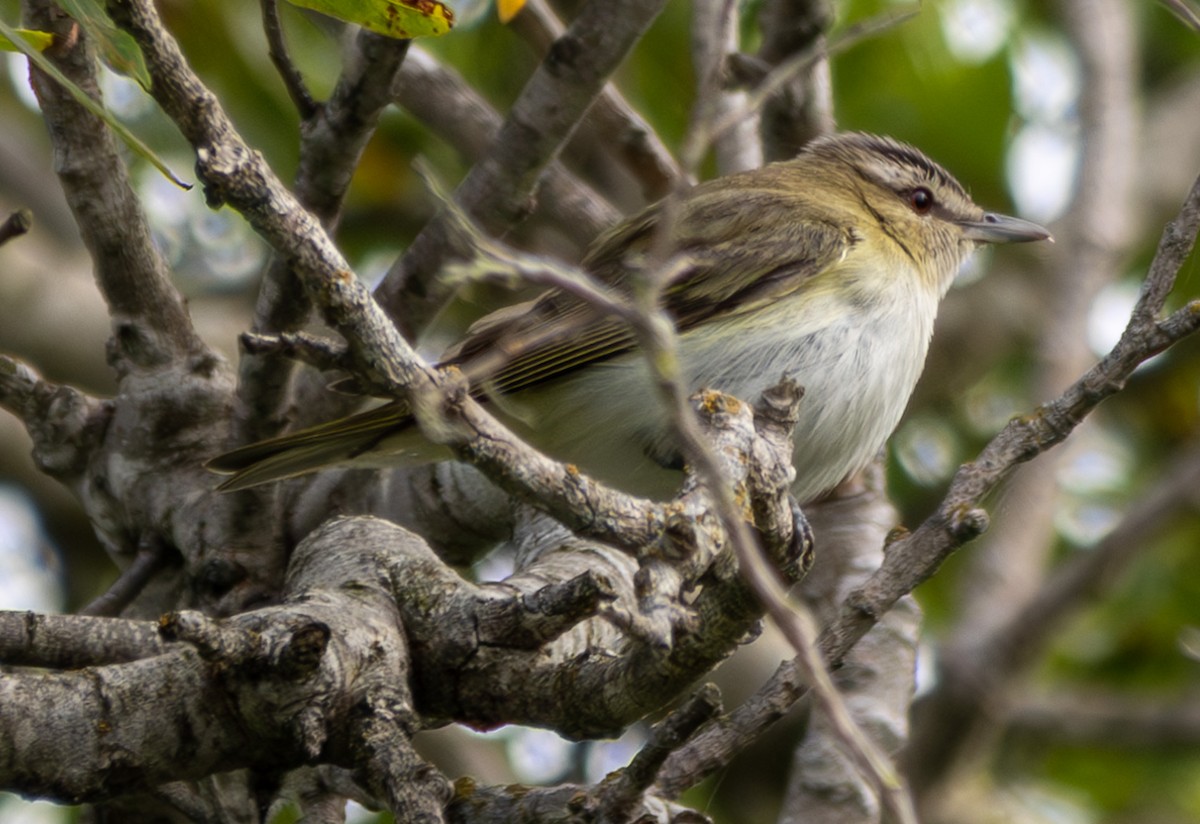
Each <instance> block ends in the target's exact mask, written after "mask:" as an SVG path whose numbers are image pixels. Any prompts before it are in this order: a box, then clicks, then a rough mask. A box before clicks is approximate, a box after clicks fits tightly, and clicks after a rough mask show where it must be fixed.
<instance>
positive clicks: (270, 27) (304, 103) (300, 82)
mask: <svg viewBox="0 0 1200 824" xmlns="http://www.w3.org/2000/svg"><path fill="white" fill-rule="evenodd" d="M262 18H263V31H264V32H266V35H267V54H268V55H269V56H270V58H271V62H272V63H274V64H275V70H276V71H278V72H279V77H280V79H282V80H283V85H284V88H286V89H287V92H288V97H290V98H292V103H293V104H294V105H295V107H296V111H298V112H299V113H300V119H301V120H308V119H309V118H310V117H312V116H313V115H314V114H315V113H316V111H317V102H316V101H315V100H314V99H313V96H312V93H311V92H309V90H308V86H307V85H305V83H304V77H303V76H301V74H300V70H299V69H297V68H296V64H295V63H293V62H292V57H291V55H290V54H289V53H288V47H287V38H285V37H284V34H283V23H282V22H281V21H280V19H279V4H278V3H277V2H276V0H262Z"/></svg>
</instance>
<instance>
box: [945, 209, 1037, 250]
mask: <svg viewBox="0 0 1200 824" xmlns="http://www.w3.org/2000/svg"><path fill="white" fill-rule="evenodd" d="M958 225H959V226H961V227H962V230H963V237H965V238H968V239H970V240H974V241H976V242H978V243H1029V242H1030V241H1034V240H1048V241H1050V242H1051V243H1053V242H1054V238H1053V237H1051V236H1050V232H1049V230H1047V229H1046V228H1045V227H1044V226H1039V225H1037V224H1036V223H1034V222H1032V221H1029V220H1021V218H1019V217H1009V216H1008V215H998V214H996V213H995V212H987V213H985V214H984V216H983V220H960V221H958Z"/></svg>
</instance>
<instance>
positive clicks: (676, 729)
mask: <svg viewBox="0 0 1200 824" xmlns="http://www.w3.org/2000/svg"><path fill="white" fill-rule="evenodd" d="M720 711H721V695H720V692H719V691H718V690H717V688H716V687H715V686H713V685H712V684H706V685H704V686H703V687H701V688H700V690H699V691H697V693H696V694H695V695H693V696H692V697H691V698H690V699H688V701H687V702H686V703H684V705H683V706H682V707H680V708H679V709H677V710H675V711H674V712H672V713H671V714H670V715H668V716H667V717H666V718H665V719H664V720H663V721H661V722H660V723H658V724H656V725H654V727H653V728H652V729H651V731H650V740H649V741H648V742H646V745H645V746H644V747H642V749H641V750H640V751H639V752H638V754H637V755H635V756H634V757H633V760H632V761H630V762H629V766H627V767H625V768H624V769H623V770H620V771H618V772H617V773H616V774H615V775H614V777H613V778H612V780H610V781H606V782H605V783H604V784H602V785H601V786H600V788H599V791H598V796H599V799H598V806H599V808H600V810H601V812H602V816H603V817H602V820H603V821H611V822H623V821H628V820H629V814H630V813H631V812H632V811H633V808H634V806H635V805H636V804H637V803H638V801H639V800H641V798H642V797H643V796H644V795H645V794H646V791H647V790H649V789H650V787H651V786H652V785H653V784H654V778H655V776H657V775H658V770H659V767H661V766H662V764H663V762H664V761H665V760H666V759H667V756H669V755H670V754H671V753H672V752H674V751H675V750H676V749H677V748H678V747H679V746H680V745H682V744H683V743H684V742H685V741H687V740H688V738H690V737H691V736H692V733H694V732H695V731H696V729H697V728H699V727H700V725H701V724H704V723H706V722H707V721H709V720H710V719H712V718H714V717H715V716H716V715H717V714H718V713H720Z"/></svg>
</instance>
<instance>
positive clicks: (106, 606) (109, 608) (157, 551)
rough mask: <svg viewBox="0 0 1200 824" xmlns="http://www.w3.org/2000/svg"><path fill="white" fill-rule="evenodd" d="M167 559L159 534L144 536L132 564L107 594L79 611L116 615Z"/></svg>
mask: <svg viewBox="0 0 1200 824" xmlns="http://www.w3.org/2000/svg"><path fill="white" fill-rule="evenodd" d="M165 562H166V547H165V546H163V543H162V541H161V539H159V538H157V537H150V536H143V538H142V540H141V541H139V542H138V549H137V553H136V554H135V555H134V556H133V560H132V561H131V562H130V563H129V566H127V567H125V569H123V570H121V574H120V575H119V576H118V577H117V580H116V581H114V582H113V583H112V585H111V586H110V587H109V588H108V590H107V591H106V592H104V594H102V595H100V596H99V597H97V598H96V599H95V600H93V601H92V602H91V603H90V604H88V605H87V606H85V607H84V608H83V609H81V610H79V614H80V615H93V616H114V615H119V614H120V613H121V610H123V609H124V608H125V607H127V606H129V604H131V603H132V602H133V599H134V598H136V597H137V596H138V595H139V594H141V592H142V590H143V589H145V587H146V584H148V583H150V581H151V580H152V579H153V578H154V576H155V574H156V573H157V572H158V571H159V570H160V569H162V567H163V565H164V564H165Z"/></svg>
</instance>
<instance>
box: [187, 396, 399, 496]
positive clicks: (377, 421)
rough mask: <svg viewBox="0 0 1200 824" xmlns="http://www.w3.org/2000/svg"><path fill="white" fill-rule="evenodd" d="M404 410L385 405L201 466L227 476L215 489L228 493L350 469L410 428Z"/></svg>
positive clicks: (392, 405)
mask: <svg viewBox="0 0 1200 824" xmlns="http://www.w3.org/2000/svg"><path fill="white" fill-rule="evenodd" d="M411 426H412V417H411V415H409V413H408V407H407V406H406V405H404V404H401V403H398V402H397V403H390V404H387V405H385V406H380V407H377V408H375V409H369V410H367V411H366V412H360V413H358V414H357V415H351V416H350V417H347V418H340V419H338V420H336V421H331V422H329V423H324V424H318V425H317V426H311V427H309V428H307V429H302V430H300V431H299V432H293V433H291V434H288V435H281V436H279V437H277V438H271V439H269V440H265V441H260V442H258V443H252V444H249V445H248V446H243V447H241V448H239V449H234V450H232V451H230V452H226V453H224V454H223V455H218V456H217V457H215V458H213V459H212V460H210V461H209V462H208V463H207V464H205V466H206V467H207V468H208V469H209V470H211V471H213V472H216V473H218V474H222V475H231V477H230V478H228V479H227V480H225V481H223V482H222V483H221V484H220V485H219V486H218V487H217V489H219V490H222V491H225V492H233V491H235V490H239V489H247V488H249V487H252V486H257V485H259V484H264V483H269V482H270V481H279V480H283V479H284V478H294V477H296V476H298V475H304V474H307V473H309V472H315V471H317V470H319V469H326V468H329V467H333V466H344V465H348V464H353V463H354V462H355V460H354V459H355V458H356V457H358V456H360V455H362V454H363V453H365V452H367V451H368V450H370V449H371V448H372V447H374V446H376V445H377V444H379V443H380V441H382V440H384V439H385V438H389V437H391V436H395V435H399V434H401V433H402V432H403V431H404V430H406V429H409V428H411Z"/></svg>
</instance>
